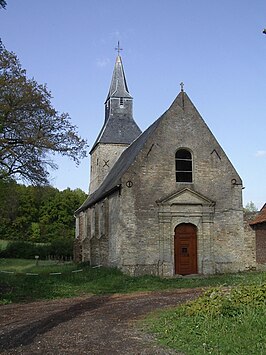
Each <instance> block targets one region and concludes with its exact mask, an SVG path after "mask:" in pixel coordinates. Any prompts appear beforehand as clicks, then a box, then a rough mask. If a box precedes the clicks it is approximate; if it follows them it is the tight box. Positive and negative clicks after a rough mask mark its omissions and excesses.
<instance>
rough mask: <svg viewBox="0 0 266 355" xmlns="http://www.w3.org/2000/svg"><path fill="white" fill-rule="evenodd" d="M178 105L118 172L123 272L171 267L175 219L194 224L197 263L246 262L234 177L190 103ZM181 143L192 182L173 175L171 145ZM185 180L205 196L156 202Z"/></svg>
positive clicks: (169, 270)
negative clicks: (189, 157)
mask: <svg viewBox="0 0 266 355" xmlns="http://www.w3.org/2000/svg"><path fill="white" fill-rule="evenodd" d="M186 104H187V108H186V106H185V112H184V111H183V110H182V108H181V107H180V106H179V105H177V103H174V104H173V105H172V107H171V108H170V109H169V111H168V112H167V113H166V114H165V116H164V118H163V119H162V120H161V123H160V125H159V127H158V128H157V130H156V131H155V132H154V133H153V135H152V136H150V137H149V138H148V140H147V142H146V144H145V146H144V147H143V149H142V151H141V152H140V154H139V155H138V156H137V158H136V160H135V162H134V164H133V165H132V166H131V167H130V168H129V169H128V171H127V172H126V174H124V176H123V178H122V192H121V197H120V198H121V200H122V202H121V206H123V214H122V215H121V218H122V219H123V222H122V223H123V224H124V225H125V226H127V225H128V223H130V224H131V221H132V226H133V225H134V226H135V228H130V229H129V230H127V228H126V230H127V232H126V233H125V235H124V236H123V237H122V238H123V243H122V247H123V264H122V265H121V267H122V268H123V269H124V270H127V271H128V272H130V273H131V274H140V273H154V274H160V275H165V276H171V275H173V274H174V264H173V263H174V258H173V248H174V244H173V239H174V238H173V236H174V228H175V226H176V225H178V224H180V223H192V224H194V225H195V226H196V227H197V230H198V271H199V273H204V274H205V273H206V274H208V273H217V272H230V271H231V272H232V271H239V270H245V269H247V268H250V267H252V266H253V265H254V263H255V260H254V258H253V255H254V254H252V251H251V246H250V243H248V241H247V240H246V239H245V235H244V230H243V212H242V211H243V209H242V182H241V179H240V177H239V176H238V174H237V172H236V171H235V169H234V168H233V166H232V164H231V163H230V161H229V160H228V158H227V157H226V155H225V154H224V152H223V150H222V148H221V147H220V146H219V144H218V143H217V141H216V139H215V138H214V136H213V135H212V134H211V132H210V131H209V129H208V127H207V126H206V124H205V123H204V122H203V120H202V119H201V117H200V116H199V114H198V113H197V111H196V110H195V109H194V107H193V106H192V105H191V104H190V103H189V102H187V101H185V105H186ZM179 148H186V149H188V150H190V151H191V153H192V156H193V183H191V184H183V183H176V181H175V152H176V150H177V149H179ZM184 188H189V189H190V190H191V191H194V192H195V193H197V194H198V195H199V196H205V197H206V198H207V199H209V200H210V201H213V202H214V204H213V205H212V206H207V205H206V203H205V204H204V203H203V202H201V203H198V204H197V203H196V204H195V203H193V201H190V200H189V196H186V198H185V200H186V201H185V202H184V203H181V202H177V203H172V202H171V200H169V203H168V204H167V203H166V204H160V200H162V199H163V198H165V197H166V196H171V195H173V194H175V193H176V192H177V191H181V190H183V189H184Z"/></svg>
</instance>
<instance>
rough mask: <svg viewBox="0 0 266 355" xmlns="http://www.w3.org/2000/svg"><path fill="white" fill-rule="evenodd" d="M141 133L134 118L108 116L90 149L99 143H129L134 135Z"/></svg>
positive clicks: (134, 137)
mask: <svg viewBox="0 0 266 355" xmlns="http://www.w3.org/2000/svg"><path fill="white" fill-rule="evenodd" d="M140 134H141V129H140V128H139V127H138V125H137V124H136V122H135V121H134V119H133V118H132V117H130V116H128V115H126V114H125V115H118V114H117V115H115V117H113V116H110V117H109V118H108V120H107V121H106V122H105V124H104V125H103V127H102V129H101V131H100V134H99V135H98V137H97V139H96V141H95V144H94V145H93V147H92V149H91V151H92V150H93V149H94V148H95V146H96V145H97V144H98V143H99V142H101V143H105V144H108V143H113V144H115V143H118V144H119V143H120V144H130V143H132V142H133V141H134V140H135V139H136V137H138V136H139V135H140Z"/></svg>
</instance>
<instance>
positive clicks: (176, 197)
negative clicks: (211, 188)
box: [157, 188, 215, 206]
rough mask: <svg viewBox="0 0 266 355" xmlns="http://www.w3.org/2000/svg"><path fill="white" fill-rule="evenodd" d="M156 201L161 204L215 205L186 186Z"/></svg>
mask: <svg viewBox="0 0 266 355" xmlns="http://www.w3.org/2000/svg"><path fill="white" fill-rule="evenodd" d="M157 202H158V203H159V204H162V205H202V206H214V205H215V202H214V201H212V200H210V199H209V198H207V197H205V196H203V195H202V194H200V193H198V192H196V191H193V190H191V189H188V188H185V189H182V190H179V191H176V192H174V193H173V194H171V195H168V196H166V197H164V198H163V199H161V200H159V201H157Z"/></svg>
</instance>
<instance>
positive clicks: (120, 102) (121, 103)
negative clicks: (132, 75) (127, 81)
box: [119, 97, 124, 106]
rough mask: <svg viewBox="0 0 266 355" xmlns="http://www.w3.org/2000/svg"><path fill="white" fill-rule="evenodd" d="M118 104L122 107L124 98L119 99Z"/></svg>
mask: <svg viewBox="0 0 266 355" xmlns="http://www.w3.org/2000/svg"><path fill="white" fill-rule="evenodd" d="M119 104H120V106H124V98H123V97H120V99H119Z"/></svg>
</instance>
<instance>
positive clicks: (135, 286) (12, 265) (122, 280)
mask: <svg viewBox="0 0 266 355" xmlns="http://www.w3.org/2000/svg"><path fill="white" fill-rule="evenodd" d="M78 269H82V271H81V272H74V273H73V272H72V271H75V270H78ZM1 271H8V272H12V273H3V272H1ZM27 273H28V275H27ZM51 273H53V275H51ZM58 273H61V274H58ZM32 274H37V275H32ZM263 282H266V273H263V272H247V273H239V274H229V275H216V276H210V277H190V278H185V277H184V278H172V279H161V278H159V277H155V276H142V277H130V276H127V275H124V274H122V273H121V272H120V271H119V270H117V269H107V268H103V267H101V268H92V267H89V266H86V265H75V264H73V263H66V264H57V263H55V262H52V261H41V260H40V261H39V265H38V266H36V262H35V260H22V259H0V304H1V303H2V304H4V303H10V302H28V301H34V300H40V299H53V298H60V297H73V296H79V295H82V294H107V293H125V292H135V291H154V290H166V289H175V288H194V287H208V286H219V285H224V286H225V285H239V284H261V283H263Z"/></svg>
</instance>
